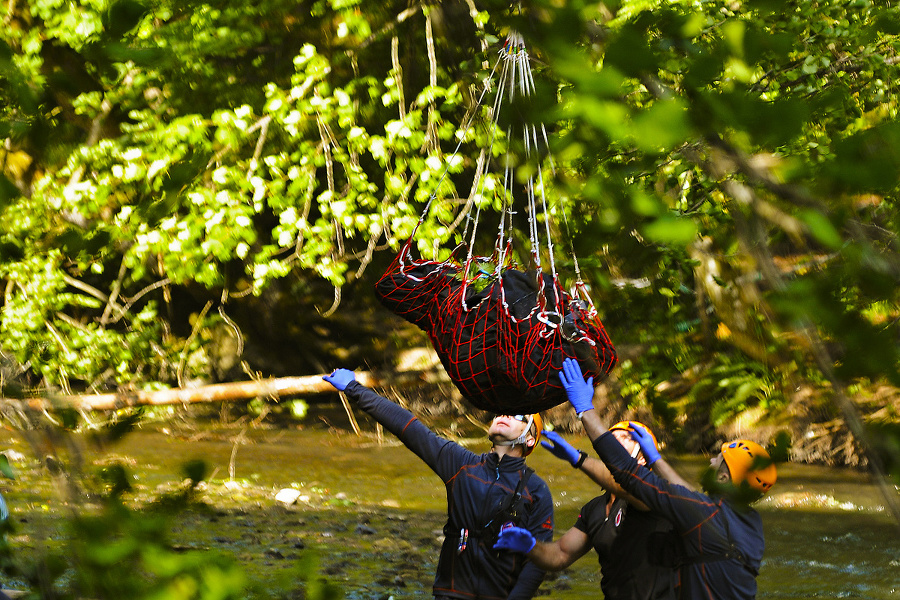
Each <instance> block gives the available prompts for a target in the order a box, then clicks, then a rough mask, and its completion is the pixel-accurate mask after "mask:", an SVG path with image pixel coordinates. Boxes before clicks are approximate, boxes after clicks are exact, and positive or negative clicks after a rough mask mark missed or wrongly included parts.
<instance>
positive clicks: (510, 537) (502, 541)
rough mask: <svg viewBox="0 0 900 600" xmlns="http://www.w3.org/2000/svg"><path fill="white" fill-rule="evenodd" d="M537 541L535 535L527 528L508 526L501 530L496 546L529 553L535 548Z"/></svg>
mask: <svg viewBox="0 0 900 600" xmlns="http://www.w3.org/2000/svg"><path fill="white" fill-rule="evenodd" d="M535 543H537V540H536V539H534V536H533V535H531V532H530V531H528V530H527V529H522V528H521V527H506V528H504V529H501V530H500V536H499V537H498V538H497V543H496V544H494V548H496V549H497V550H512V551H513V552H521V553H522V554H528V553H529V552H531V549H532V548H534V545H535Z"/></svg>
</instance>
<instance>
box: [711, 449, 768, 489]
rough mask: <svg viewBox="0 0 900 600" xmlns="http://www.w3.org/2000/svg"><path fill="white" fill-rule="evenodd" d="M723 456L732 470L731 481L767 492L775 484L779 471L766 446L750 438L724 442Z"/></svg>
mask: <svg viewBox="0 0 900 600" xmlns="http://www.w3.org/2000/svg"><path fill="white" fill-rule="evenodd" d="M722 457H723V458H724V459H725V464H726V465H728V470H729V471H730V472H731V481H732V482H733V483H734V484H735V485H740V484H741V483H742V482H744V481H746V482H747V484H748V485H749V486H750V487H752V488H754V489H755V490H757V491H759V492H760V493H761V494H765V493H766V492H768V491H769V489H770V488H771V487H772V486H773V485H775V480H776V479H778V473H777V471H776V469H775V463H774V462H772V458H771V457H770V456H769V453H768V452H767V451H766V449H765V448H763V447H762V446H760V445H759V444H757V443H756V442H751V441H750V440H735V441H733V442H725V443H724V444H722Z"/></svg>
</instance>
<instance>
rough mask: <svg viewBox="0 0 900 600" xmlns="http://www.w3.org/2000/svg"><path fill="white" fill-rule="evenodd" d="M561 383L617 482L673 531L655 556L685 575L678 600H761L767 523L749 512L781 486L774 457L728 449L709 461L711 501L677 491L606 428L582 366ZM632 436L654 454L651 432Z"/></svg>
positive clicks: (568, 368)
mask: <svg viewBox="0 0 900 600" xmlns="http://www.w3.org/2000/svg"><path fill="white" fill-rule="evenodd" d="M560 379H561V381H562V383H563V387H564V388H565V390H566V394H567V395H568V398H569V402H570V403H571V404H572V407H573V408H574V409H575V412H576V414H577V415H578V416H579V418H580V419H581V422H582V424H583V425H584V430H585V432H586V433H587V434H588V437H589V438H590V439H591V442H592V443H593V446H594V450H596V452H597V454H598V455H599V456H600V459H601V460H602V461H603V462H604V463H605V464H606V466H607V468H608V469H609V471H610V473H611V474H612V476H613V478H614V479H615V480H616V482H617V483H618V484H619V485H621V486H622V488H624V489H625V491H627V492H628V493H629V494H631V495H632V496H634V497H635V498H636V499H638V500H640V501H641V502H643V503H644V504H646V505H647V506H648V507H649V508H650V510H652V511H654V512H656V513H658V514H660V515H662V516H663V517H665V518H666V519H667V520H668V521H670V522H671V523H672V525H673V527H674V529H675V535H674V536H668V537H663V538H660V539H659V540H658V542H657V543H656V544H655V545H654V546H652V547H651V552H652V554H653V555H654V556H653V560H655V561H656V562H660V563H668V564H671V565H673V566H675V567H677V568H678V569H679V574H680V583H679V588H678V590H677V591H678V597H679V598H685V599H690V600H722V599H725V598H728V599H729V600H745V599H746V600H752V599H754V598H756V577H757V575H758V574H759V567H760V564H761V562H762V556H763V550H764V547H765V544H764V541H763V529H762V519H761V517H760V516H759V513H758V512H756V511H755V510H754V509H753V508H752V507H751V506H750V504H751V503H752V502H754V501H755V500H758V499H759V498H761V497H762V495H763V494H764V493H766V492H767V491H769V489H770V488H771V487H772V485H774V483H775V480H776V478H777V474H776V471H775V465H774V464H773V463H772V460H771V459H770V457H769V454H768V452H766V450H765V449H764V448H763V447H762V446H760V445H759V444H757V443H756V442H752V441H749V440H736V441H733V442H729V443H726V444H724V445H723V446H722V452H720V453H719V454H718V455H717V456H716V457H715V458H713V459H712V460H711V461H710V469H709V470H708V475H707V476H706V477H704V481H703V485H704V488H705V490H706V492H707V493H703V492H698V491H695V490H693V489H690V488H689V487H686V486H684V485H679V484H677V483H672V482H670V481H667V480H665V479H663V478H662V477H659V476H658V475H657V474H655V473H654V472H653V471H651V470H650V469H649V468H647V467H645V466H643V465H640V464H638V462H637V461H636V460H635V459H634V458H633V457H632V456H630V455H629V454H628V452H626V451H625V449H624V448H622V445H621V444H620V443H619V442H618V441H617V440H616V438H615V437H614V436H613V435H612V433H610V432H609V431H608V430H607V428H606V427H605V426H604V425H603V424H602V423H601V422H600V417H599V416H598V415H597V413H596V411H595V410H594V406H593V402H592V399H593V396H594V387H593V381H592V380H591V379H590V378H589V379H588V380H587V381H585V380H584V377H583V375H582V374H581V368H580V367H579V366H578V363H577V362H575V361H565V362H564V363H563V370H562V371H561V372H560ZM632 436H633V437H634V439H635V441H637V442H638V444H639V445H640V446H641V449H642V450H644V449H645V448H646V450H647V452H650V448H651V447H652V446H653V441H652V440H651V439H650V436H649V435H647V434H646V432H642V431H639V430H637V429H636V430H635V431H634V432H632ZM648 462H650V463H652V462H654V461H648ZM660 462H662V461H660ZM648 466H649V465H648Z"/></svg>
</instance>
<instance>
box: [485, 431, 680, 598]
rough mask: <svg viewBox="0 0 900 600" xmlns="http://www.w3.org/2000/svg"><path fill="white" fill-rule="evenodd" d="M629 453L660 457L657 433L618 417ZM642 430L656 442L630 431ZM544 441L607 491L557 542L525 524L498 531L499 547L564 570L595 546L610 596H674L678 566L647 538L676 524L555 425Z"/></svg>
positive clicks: (641, 461)
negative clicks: (646, 442)
mask: <svg viewBox="0 0 900 600" xmlns="http://www.w3.org/2000/svg"><path fill="white" fill-rule="evenodd" d="M609 429H610V431H612V432H613V435H614V436H615V437H616V439H617V440H618V441H619V443H620V444H621V445H622V447H623V448H625V450H626V451H627V452H628V454H629V455H631V456H632V457H634V458H635V460H637V462H638V464H641V465H644V464H647V463H648V462H653V461H654V460H656V458H655V457H658V456H659V453H658V451H657V450H656V443H655V440H656V437H655V436H654V435H653V433H652V432H651V431H650V429H649V428H647V427H646V426H645V425H643V424H641V423H638V422H637V421H620V422H619V423H616V424H615V425H613V426H612V427H610V428H609ZM638 429H640V430H642V431H644V432H646V435H647V436H648V437H649V438H650V439H651V440H652V444H653V447H652V449H650V447H649V446H648V448H647V449H646V450H642V449H641V447H640V445H639V444H638V443H637V442H636V441H635V440H634V439H633V438H632V432H634V431H635V430H638ZM544 436H545V437H546V438H547V441H543V442H541V445H542V446H544V447H545V448H547V449H548V450H549V451H550V452H551V453H552V454H553V455H554V456H556V457H557V458H560V459H562V460H565V461H566V462H568V463H569V464H571V465H572V467H574V468H576V469H578V470H580V471H583V472H584V473H585V474H587V475H588V476H589V477H590V478H591V479H592V480H594V481H595V482H597V483H598V484H599V485H600V486H601V487H602V488H603V489H604V491H605V493H604V494H602V495H600V496H597V497H596V498H594V499H592V500H591V501H589V502H588V503H587V504H585V505H584V506H583V507H582V508H581V512H580V513H579V515H578V519H577V520H576V522H575V526H574V527H572V528H571V529H569V530H568V531H567V532H566V533H564V534H563V535H562V537H560V538H559V539H558V540H556V541H554V542H549V543H548V542H537V541H536V540H535V539H534V537H533V536H532V535H531V534H530V533H529V532H528V531H526V530H524V529H520V528H510V529H507V530H505V531H502V532H501V533H500V537H499V539H498V540H497V544H496V545H495V548H497V547H499V548H507V549H510V550H514V551H517V552H522V553H524V554H525V555H526V556H527V557H528V558H529V559H531V560H532V561H533V562H534V563H535V564H537V565H538V566H539V567H541V568H542V569H545V570H548V571H561V570H563V569H565V568H567V567H569V566H570V565H571V564H572V563H574V562H575V561H576V560H578V559H579V558H581V557H582V556H584V555H585V554H586V553H587V552H589V551H590V550H591V548H593V549H594V550H595V551H596V553H597V558H598V560H599V562H600V575H601V579H600V590H601V591H602V592H603V598H605V599H607V600H675V583H676V578H675V575H676V571H675V570H674V569H673V568H672V567H671V566H663V565H655V564H652V563H651V562H650V561H649V560H648V558H649V557H648V554H647V544H648V543H649V540H650V539H651V538H652V537H653V536H655V535H658V534H665V533H668V532H671V531H672V525H671V524H670V523H669V522H668V521H666V520H665V519H664V518H663V517H661V516H660V515H658V514H657V513H654V512H650V511H649V510H648V508H647V505H645V504H644V503H643V502H641V501H639V500H637V499H635V498H634V497H633V496H631V495H630V494H628V493H627V492H625V490H623V489H622V488H621V486H619V484H617V483H616V482H615V480H614V479H613V477H612V475H611V474H610V472H609V470H608V469H607V468H606V466H605V465H604V464H603V463H602V462H601V461H600V460H598V459H596V458H592V457H589V456H588V455H587V453H585V452H583V451H579V450H577V449H576V448H575V447H573V446H572V445H570V444H569V443H568V442H566V441H565V440H564V439H563V437H562V436H561V435H559V434H558V433H556V432H553V431H546V432H544Z"/></svg>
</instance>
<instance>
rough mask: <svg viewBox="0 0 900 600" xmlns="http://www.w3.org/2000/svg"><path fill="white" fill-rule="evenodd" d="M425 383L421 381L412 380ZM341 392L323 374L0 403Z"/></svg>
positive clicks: (113, 404)
mask: <svg viewBox="0 0 900 600" xmlns="http://www.w3.org/2000/svg"><path fill="white" fill-rule="evenodd" d="M409 379H410V381H411V380H412V379H416V380H418V381H421V380H420V379H418V378H409ZM356 380H357V381H359V382H360V383H361V384H363V385H365V386H366V387H379V386H382V385H385V382H382V381H381V380H380V379H379V378H378V377H377V376H376V375H374V374H372V373H370V372H367V371H361V372H358V373H356ZM404 383H408V382H407V381H406V380H394V379H393V378H392V380H391V384H392V385H397V384H401V385H402V384H404ZM336 391H337V390H335V389H334V387H332V385H331V384H330V383H328V382H327V381H324V380H323V379H322V375H309V376H306V377H279V378H273V379H260V380H254V381H239V382H234V383H216V384H212V385H206V386H202V387H197V388H187V389H174V390H157V391H152V392H148V391H141V390H120V391H117V392H115V393H110V394H90V395H88V394H75V395H69V396H52V397H41V398H21V399H12V398H4V399H2V400H0V402H2V403H4V404H15V405H18V406H20V407H22V408H30V409H32V410H48V411H52V410H54V409H56V410H58V409H60V408H72V409H75V410H83V411H103V410H119V409H122V408H129V407H134V406H163V405H169V404H196V403H201V402H231V401H235V400H246V399H250V398H259V397H264V398H280V397H282V396H295V395H299V394H322V393H333V392H336Z"/></svg>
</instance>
